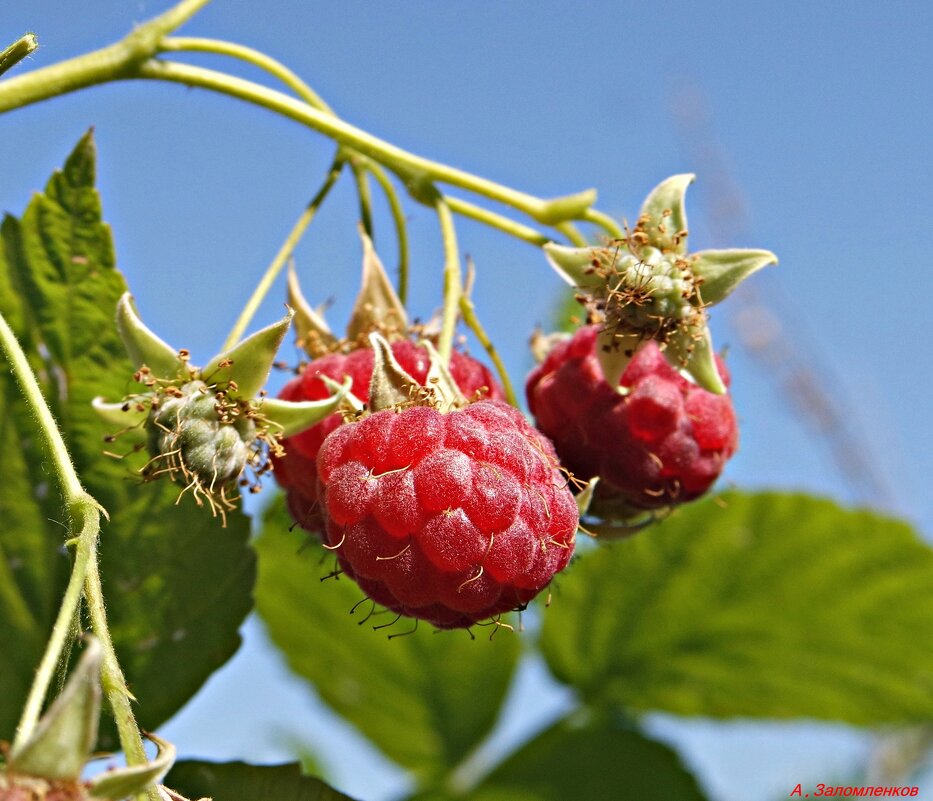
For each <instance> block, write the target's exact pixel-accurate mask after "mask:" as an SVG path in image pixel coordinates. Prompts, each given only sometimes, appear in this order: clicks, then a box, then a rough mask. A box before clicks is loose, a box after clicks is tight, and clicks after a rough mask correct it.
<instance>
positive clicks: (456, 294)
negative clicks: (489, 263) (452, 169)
mask: <svg viewBox="0 0 933 801" xmlns="http://www.w3.org/2000/svg"><path fill="white" fill-rule="evenodd" d="M435 209H436V210H437V220H438V223H440V226H441V236H442V237H443V240H444V311H443V316H442V319H441V335H440V338H439V339H438V342H437V352H438V354H440V357H441V361H442V362H443V363H444V364H445V365H447V364H449V363H450V352H451V351H452V350H453V344H454V330H455V329H456V326H457V311H458V309H459V307H460V295H461V293H462V291H463V277H462V275H461V270H460V253H459V251H458V250H457V231H456V228H455V227H454V218H453V215H452V214H451V213H450V206H448V205H447V201H446V200H444V198H443V197H442V196H438V198H437V201H436V203H435Z"/></svg>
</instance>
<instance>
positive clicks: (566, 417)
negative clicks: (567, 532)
mask: <svg viewBox="0 0 933 801" xmlns="http://www.w3.org/2000/svg"><path fill="white" fill-rule="evenodd" d="M597 333H598V326H595V325H591V326H587V327H584V328H581V329H580V330H579V331H577V332H576V334H574V336H573V337H572V338H570V339H568V340H566V341H564V342H562V343H560V344H558V345H557V346H556V347H555V348H554V349H553V350H552V351H551V352H550V353H549V354H548V356H547V358H546V359H545V360H544V362H542V363H541V364H540V365H538V366H537V367H536V368H535V369H534V370H533V371H532V372H531V374H530V375H529V376H528V382H527V385H526V392H527V396H528V405H529V408H530V409H531V412H532V414H533V415H534V417H535V420H536V421H537V424H538V428H539V429H541V431H543V432H544V433H545V434H546V435H547V436H549V437H551V439H553V440H554V445H555V447H556V449H557V453H558V454H559V455H560V458H561V461H562V462H563V464H564V465H565V466H566V467H567V468H568V469H569V470H570V471H571V472H573V474H574V475H575V476H576V477H577V478H579V479H583V480H588V479H590V478H592V477H593V476H599V477H600V484H599V489H598V491H597V497H602V498H612V499H613V500H617V501H622V502H623V503H624V504H627V505H629V506H631V507H632V508H633V509H634V510H644V509H658V508H661V507H664V506H669V505H671V504H677V503H683V502H684V501H690V500H693V499H694V498H697V497H698V496H700V495H702V494H703V493H704V492H706V490H707V489H709V487H710V485H711V484H712V483H713V481H715V480H716V478H717V477H718V476H719V474H720V473H721V472H722V469H723V466H724V465H725V462H726V460H727V459H728V458H729V457H730V456H732V454H733V453H735V450H736V446H737V444H738V429H737V426H736V421H735V413H734V411H733V409H732V401H731V400H730V399H729V397H728V396H727V395H714V394H713V393H711V392H707V391H706V390H704V389H701V388H700V387H698V386H697V385H696V384H693V383H691V382H689V381H687V380H686V379H685V378H683V377H682V376H681V375H680V374H679V373H678V372H677V371H676V370H675V369H674V368H673V367H671V366H670V364H668V362H667V360H666V359H665V358H664V356H663V354H662V353H661V351H660V350H659V349H658V346H657V344H656V343H654V342H648V343H646V344H645V345H643V346H642V347H641V348H640V349H639V350H638V352H637V353H636V354H635V356H634V358H633V359H632V361H631V363H630V364H629V365H628V367H627V369H626V370H625V372H624V374H623V375H622V379H621V381H620V384H621V385H622V386H625V387H628V388H629V392H628V393H627V394H626V395H620V394H619V393H618V392H617V391H616V390H615V388H614V387H610V386H609V384H607V383H606V381H605V380H604V378H603V374H602V371H601V369H600V366H599V362H598V360H597V357H596V353H595V343H596V335H597ZM717 366H718V368H719V373H720V376H721V377H722V379H723V381H724V383H725V384H726V385H728V383H729V375H728V372H727V371H726V368H725V365H724V364H723V363H722V361H721V360H719V359H718V358H717Z"/></svg>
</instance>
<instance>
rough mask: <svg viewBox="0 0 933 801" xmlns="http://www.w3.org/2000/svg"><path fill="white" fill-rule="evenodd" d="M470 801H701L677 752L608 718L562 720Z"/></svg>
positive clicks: (499, 769) (509, 761) (512, 759)
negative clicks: (575, 800) (577, 721)
mask: <svg viewBox="0 0 933 801" xmlns="http://www.w3.org/2000/svg"><path fill="white" fill-rule="evenodd" d="M469 797H470V799H472V801H505V799H528V801H532V799H533V800H534V801H564V799H570V798H580V799H583V798H588V799H589V798H592V799H596V798H605V799H609V798H637V799H639V801H703V799H704V798H705V795H704V794H703V793H702V792H701V790H700V788H699V787H698V786H697V782H696V779H694V778H693V776H691V775H690V774H689V773H688V772H687V770H686V769H685V768H684V766H683V764H682V763H681V761H680V759H679V758H678V756H677V754H676V753H675V752H674V751H672V750H671V749H670V748H668V747H667V746H666V745H663V744H662V743H659V742H656V741H654V740H649V739H648V738H647V737H645V736H644V735H642V734H640V733H639V732H637V731H634V730H632V729H630V728H626V727H623V726H620V725H614V724H613V723H612V722H611V721H608V720H598V719H597V720H593V721H590V722H588V723H586V724H584V725H582V726H579V725H573V724H572V723H570V722H568V721H562V722H560V723H558V724H556V725H555V726H552V727H551V728H550V729H548V730H547V731H545V732H543V733H542V734H539V735H538V736H537V737H535V738H534V739H533V740H531V742H529V743H527V744H526V745H524V746H523V747H522V748H521V749H520V750H519V751H518V752H517V753H515V754H512V755H511V756H510V757H509V758H508V759H506V760H505V761H504V762H503V763H502V764H500V765H499V766H498V767H496V768H495V769H494V770H493V772H492V773H491V774H490V775H489V776H487V777H486V778H485V779H484V780H483V781H482V782H481V783H480V785H479V786H478V787H476V788H474V789H473V790H471V792H470V794H469Z"/></svg>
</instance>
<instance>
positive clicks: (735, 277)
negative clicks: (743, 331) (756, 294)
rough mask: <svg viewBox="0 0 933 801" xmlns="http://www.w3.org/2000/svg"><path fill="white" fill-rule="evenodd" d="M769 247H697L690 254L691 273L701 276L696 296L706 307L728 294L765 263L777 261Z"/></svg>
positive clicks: (766, 264)
mask: <svg viewBox="0 0 933 801" xmlns="http://www.w3.org/2000/svg"><path fill="white" fill-rule="evenodd" d="M777 263H778V260H777V256H775V255H774V254H773V253H772V252H771V251H770V250H744V249H741V248H730V249H727V250H701V251H698V252H697V253H693V254H692V255H691V269H692V270H693V273H694V275H696V276H697V277H699V278H702V279H703V283H702V284H701V286H700V297H702V298H703V303H704V304H705V305H707V306H710V305H712V304H714V303H719V301H721V300H723V299H724V298H726V297H728V296H729V295H730V294H731V293H732V290H733V289H735V288H736V287H737V286H738V285H739V284H740V283H741V282H742V281H744V280H745V279H746V278H748V276H750V275H751V274H752V273H755V272H758V270H760V269H761V268H762V267H767V266H768V265H769V264H777Z"/></svg>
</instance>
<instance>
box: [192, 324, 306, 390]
mask: <svg viewBox="0 0 933 801" xmlns="http://www.w3.org/2000/svg"><path fill="white" fill-rule="evenodd" d="M293 314H294V312H292V310H291V309H289V310H288V314H286V315H285V316H284V317H283V318H282V319H281V320H279V321H278V322H277V323H273V324H272V325H269V326H266V327H265V328H263V329H262V330H261V331H257V332H256V333H255V334H252V335H251V336H248V337H247V338H246V339H244V340H243V341H242V342H241V343H240V344H239V345H235V346H234V347H233V348H231V349H230V350H228V351H224V352H223V353H220V354H218V355H217V356H215V357H214V358H213V359H211V360H210V362H208V363H207V365H206V366H205V367H203V368H202V369H201V377H202V378H203V379H204V381H206V382H207V383H208V384H220V383H225V382H228V381H234V382H236V385H237V394H238V395H239V396H240V397H241V398H252V397H253V396H254V395H256V394H258V392H259V390H261V389H262V388H263V386H264V385H265V383H266V379H267V378H268V377H269V371H270V370H272V363H273V362H274V361H275V354H276V353H278V350H279V346H280V345H281V344H282V340H283V339H285V333H286V332H287V331H288V326H289V325H290V324H291V321H292V315H293ZM221 364H224V366H223V367H221Z"/></svg>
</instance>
